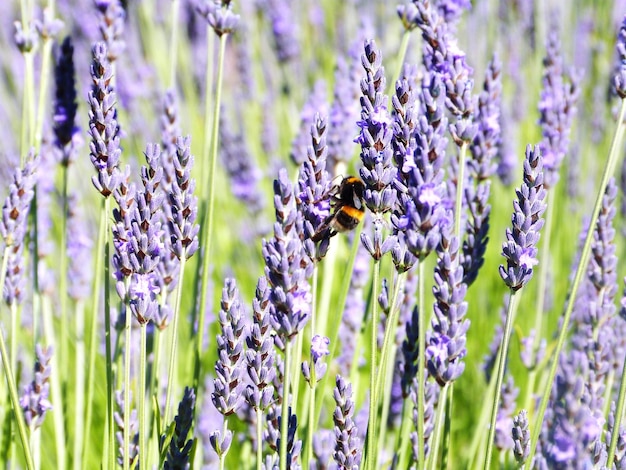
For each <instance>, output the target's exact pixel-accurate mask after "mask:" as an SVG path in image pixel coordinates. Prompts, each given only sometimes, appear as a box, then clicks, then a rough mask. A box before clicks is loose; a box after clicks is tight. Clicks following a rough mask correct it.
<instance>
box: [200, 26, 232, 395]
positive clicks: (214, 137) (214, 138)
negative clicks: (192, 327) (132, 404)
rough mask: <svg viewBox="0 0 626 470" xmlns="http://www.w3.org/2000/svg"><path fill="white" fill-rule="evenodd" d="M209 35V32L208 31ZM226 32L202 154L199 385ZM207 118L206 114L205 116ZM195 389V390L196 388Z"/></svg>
mask: <svg viewBox="0 0 626 470" xmlns="http://www.w3.org/2000/svg"><path fill="white" fill-rule="evenodd" d="M209 35H211V33H210V32H209ZM227 38H228V34H223V35H222V36H220V48H219V53H218V58H217V78H216V85H215V101H214V102H213V105H214V108H213V126H212V130H211V140H210V145H211V155H210V156H209V155H203V161H204V162H206V161H207V157H209V158H208V160H209V181H208V186H209V198H208V204H207V212H206V214H205V220H206V222H207V223H206V231H205V232H204V239H203V240H202V246H203V253H204V256H203V258H202V287H201V289H200V315H199V318H198V333H197V335H196V358H195V360H196V367H195V368H194V372H195V373H194V384H196V387H198V386H199V381H200V359H201V357H202V339H203V338H204V317H205V315H204V309H205V306H206V302H207V291H208V286H209V265H210V260H211V245H212V243H213V216H214V215H215V214H214V212H215V169H216V162H217V149H218V138H219V135H218V134H219V124H220V103H221V97H222V80H223V75H224V56H225V51H226V39H227ZM207 83H210V81H209V77H207ZM209 91H210V90H209V87H208V85H207V96H208V95H210V93H209ZM206 119H208V115H207V118H206ZM196 391H197V390H196Z"/></svg>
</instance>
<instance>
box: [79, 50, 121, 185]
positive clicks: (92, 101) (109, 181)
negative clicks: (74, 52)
mask: <svg viewBox="0 0 626 470" xmlns="http://www.w3.org/2000/svg"><path fill="white" fill-rule="evenodd" d="M92 55H93V62H92V65H91V79H92V82H93V83H92V89H91V91H90V92H89V96H88V98H87V100H88V102H89V106H90V110H89V135H90V136H91V143H90V144H89V157H90V158H91V163H92V164H93V166H94V167H95V169H96V171H97V173H98V174H97V175H96V176H94V177H92V179H91V181H92V183H93V185H94V186H95V187H96V189H97V190H98V191H99V192H100V194H102V195H103V196H104V197H109V195H110V194H111V193H112V192H113V191H115V189H116V187H117V185H118V184H119V182H120V179H121V177H120V174H119V169H118V164H119V159H120V155H121V153H122V150H121V148H120V126H119V124H118V122H117V111H116V109H115V104H116V97H115V92H114V91H113V88H112V86H111V80H112V79H113V69H112V67H111V64H110V62H109V59H108V58H107V48H106V46H105V45H104V43H101V42H99V43H96V44H95V45H94V47H93V49H92Z"/></svg>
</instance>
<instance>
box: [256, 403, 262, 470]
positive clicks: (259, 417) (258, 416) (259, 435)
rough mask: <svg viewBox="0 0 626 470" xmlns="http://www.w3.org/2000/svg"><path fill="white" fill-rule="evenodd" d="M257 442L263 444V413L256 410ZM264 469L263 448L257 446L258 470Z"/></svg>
mask: <svg viewBox="0 0 626 470" xmlns="http://www.w3.org/2000/svg"><path fill="white" fill-rule="evenodd" d="M256 441H257V442H263V411H261V410H260V409H257V410H256ZM262 469H263V446H256V470H262Z"/></svg>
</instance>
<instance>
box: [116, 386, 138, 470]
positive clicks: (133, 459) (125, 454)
mask: <svg viewBox="0 0 626 470" xmlns="http://www.w3.org/2000/svg"><path fill="white" fill-rule="evenodd" d="M131 400H132V394H131ZM115 403H116V405H117V409H118V411H115V413H114V415H113V417H114V418H115V425H116V426H117V431H116V432H115V439H116V440H117V445H118V447H117V464H118V465H119V466H122V465H123V464H124V459H126V460H128V464H129V465H130V467H132V466H133V465H136V464H137V461H138V459H139V421H138V420H137V410H135V409H132V410H131V414H130V429H129V430H128V432H129V433H130V448H129V449H124V392H123V391H122V390H117V391H116V392H115Z"/></svg>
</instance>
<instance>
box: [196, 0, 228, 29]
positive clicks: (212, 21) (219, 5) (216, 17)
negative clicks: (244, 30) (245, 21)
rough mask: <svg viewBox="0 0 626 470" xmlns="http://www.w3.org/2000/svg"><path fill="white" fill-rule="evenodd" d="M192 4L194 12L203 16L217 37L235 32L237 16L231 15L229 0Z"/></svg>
mask: <svg viewBox="0 0 626 470" xmlns="http://www.w3.org/2000/svg"><path fill="white" fill-rule="evenodd" d="M194 3H195V8H196V11H197V12H198V13H199V14H200V15H201V16H204V18H205V19H206V21H207V23H209V25H210V26H211V28H213V31H214V32H215V34H217V35H218V36H223V35H224V34H231V33H233V32H235V31H236V30H237V26H238V25H239V15H235V14H234V13H233V10H232V4H231V0H197V1H195V2H194Z"/></svg>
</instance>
